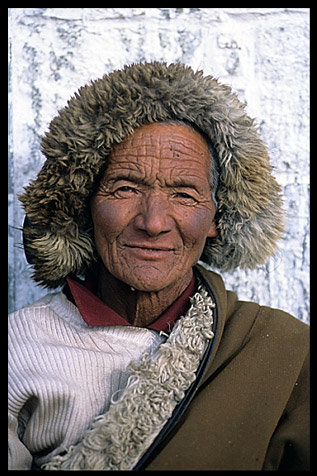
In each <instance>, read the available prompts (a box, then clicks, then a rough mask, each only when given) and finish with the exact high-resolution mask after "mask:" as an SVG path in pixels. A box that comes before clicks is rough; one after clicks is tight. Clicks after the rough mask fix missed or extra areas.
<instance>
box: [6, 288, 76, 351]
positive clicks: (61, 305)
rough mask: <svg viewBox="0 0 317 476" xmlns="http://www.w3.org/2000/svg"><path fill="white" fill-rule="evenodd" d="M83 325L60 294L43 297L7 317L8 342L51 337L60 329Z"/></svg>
mask: <svg viewBox="0 0 317 476" xmlns="http://www.w3.org/2000/svg"><path fill="white" fill-rule="evenodd" d="M76 324H77V325H79V326H80V325H84V321H83V320H82V319H81V317H80V314H79V312H78V310H77V308H76V306H74V305H73V304H72V303H71V302H70V301H69V300H68V299H67V298H66V296H65V295H64V294H63V293H62V292H58V293H51V294H47V295H45V296H43V297H42V298H40V299H39V300H37V301H35V302H34V303H32V304H30V305H28V306H26V307H23V308H21V309H19V310H17V311H15V312H12V313H11V314H9V316H8V330H9V342H10V338H11V337H14V339H13V345H14V342H16V340H17V339H18V340H25V341H26V340H37V339H40V338H42V336H44V335H47V336H52V337H53V335H54V334H55V333H57V334H59V332H58V329H59V328H61V327H74V326H75V325H76Z"/></svg>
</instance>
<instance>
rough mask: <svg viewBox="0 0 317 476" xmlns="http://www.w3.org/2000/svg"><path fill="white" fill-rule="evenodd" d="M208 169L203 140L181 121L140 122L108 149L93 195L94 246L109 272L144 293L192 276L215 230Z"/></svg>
mask: <svg viewBox="0 0 317 476" xmlns="http://www.w3.org/2000/svg"><path fill="white" fill-rule="evenodd" d="M209 168H210V153H209V149H208V145H207V143H206V141H205V139H204V138H203V137H202V136H201V135H200V134H199V133H198V132H196V131H195V130H193V129H191V128H189V127H187V126H185V125H184V126H183V125H178V124H177V125H176V124H164V123H153V124H146V125H144V126H141V127H139V128H138V129H136V130H135V132H134V133H133V134H132V135H131V136H128V137H126V138H125V139H124V140H123V142H121V143H120V144H118V145H116V146H115V147H114V149H113V150H112V153H111V154H110V156H109V162H108V165H107V169H106V171H105V174H104V176H103V178H102V179H101V182H100V184H99V188H98V190H97V192H96V193H95V195H94V196H93V197H92V199H91V211H92V218H93V223H94V234H95V243H96V247H97V251H98V253H99V255H100V258H101V260H102V262H103V264H104V266H105V267H106V268H107V270H108V271H109V272H110V273H111V274H112V275H113V276H115V277H116V278H118V279H119V280H121V281H123V282H124V283H126V284H128V285H129V286H131V287H133V288H134V289H137V290H139V291H148V292H157V291H160V290H162V289H165V288H167V287H168V286H172V285H173V284H176V283H177V282H178V281H179V280H180V279H183V278H184V276H186V275H188V276H191V273H192V267H193V266H194V265H195V264H196V262H197V261H198V260H199V258H200V256H201V253H202V251H203V248H204V245H205V241H206V238H207V237H213V236H216V235H217V230H216V225H215V223H214V215H215V205H214V203H213V201H212V198H211V190H210V185H209V181H208V174H209Z"/></svg>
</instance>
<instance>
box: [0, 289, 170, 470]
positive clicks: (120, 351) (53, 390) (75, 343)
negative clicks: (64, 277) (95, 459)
mask: <svg viewBox="0 0 317 476" xmlns="http://www.w3.org/2000/svg"><path fill="white" fill-rule="evenodd" d="M165 340H166V338H165V337H164V336H162V335H160V334H159V333H158V332H156V331H153V330H148V329H141V328H135V327H128V326H127V327H125V326H114V327H89V326H88V325H87V324H86V323H85V322H84V320H83V319H82V317H81V316H80V313H79V312H78V309H77V307H76V306H74V305H73V304H72V303H71V302H70V301H68V300H67V298H66V297H65V296H64V294H63V293H56V294H50V295H47V296H45V297H44V298H42V299H40V300H39V301H37V302H36V303H34V304H32V305H31V306H29V307H26V308H24V309H21V310H19V311H17V312H15V313H13V314H11V315H10V316H9V469H31V465H32V456H31V453H32V454H35V455H36V456H35V463H36V466H40V465H42V464H43V463H45V462H46V461H48V460H49V459H50V458H51V457H52V455H54V454H56V453H60V452H61V450H62V449H66V448H68V447H69V446H70V445H72V444H75V443H76V442H77V441H78V440H79V439H80V438H81V437H82V434H83V432H84V431H85V430H86V429H88V428H89V427H90V426H91V423H92V421H93V420H94V418H95V417H96V416H97V415H99V414H101V413H104V412H106V411H107V409H108V408H109V405H110V403H111V398H112V396H113V397H114V399H116V398H118V396H119V395H118V394H119V391H120V390H122V389H124V387H125V386H126V384H127V380H128V373H127V366H128V365H129V363H130V362H131V361H132V360H136V359H139V358H140V357H141V355H142V354H144V353H145V352H150V353H152V352H154V351H155V350H156V349H157V347H158V346H159V345H160V344H161V343H162V342H164V341H165ZM65 362H67V365H65Z"/></svg>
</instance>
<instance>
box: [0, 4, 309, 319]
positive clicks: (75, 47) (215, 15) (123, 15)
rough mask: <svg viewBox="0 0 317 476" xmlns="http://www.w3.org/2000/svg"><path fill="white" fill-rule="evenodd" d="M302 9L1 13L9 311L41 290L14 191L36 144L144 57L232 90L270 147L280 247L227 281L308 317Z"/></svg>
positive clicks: (36, 158) (32, 164) (36, 165)
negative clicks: (5, 44)
mask: <svg viewBox="0 0 317 476" xmlns="http://www.w3.org/2000/svg"><path fill="white" fill-rule="evenodd" d="M309 14H310V12H309V9H308V8H10V9H9V311H12V310H15V309H18V308H21V307H22V306H25V305H27V304H30V303H31V302H33V301H34V300H35V299H37V298H39V297H40V296H42V295H43V294H46V293H47V290H45V289H43V288H41V287H39V286H37V285H35V284H34V283H33V282H32V280H31V278H30V274H31V272H30V269H29V266H28V265H27V263H26V260H25V258H24V253H23V249H22V243H21V242H22V238H21V232H20V230H19V228H20V227H21V225H22V223H23V211H22V208H21V207H20V205H19V203H18V200H17V194H19V193H20V192H21V191H22V188H23V186H25V185H26V184H27V183H28V182H29V181H30V180H31V179H32V178H34V177H35V176H36V174H37V172H38V171H39V170H40V168H41V166H42V164H43V161H44V157H43V155H42V154H41V152H40V147H39V144H40V137H41V135H42V134H43V133H44V132H45V131H46V130H47V128H48V124H49V122H50V121H51V120H52V118H53V117H54V116H55V115H56V113H57V111H58V109H60V108H61V107H63V106H64V105H65V104H66V101H67V100H68V99H69V98H70V96H71V95H72V94H73V93H74V92H75V91H76V90H77V89H78V88H79V87H80V86H82V85H83V84H85V83H86V82H88V81H89V80H91V79H96V78H98V77H101V76H102V75H103V74H105V73H109V72H110V71H112V70H113V69H115V68H121V67H122V66H123V65H124V64H127V63H131V62H136V61H141V60H164V61H166V62H173V61H181V62H183V63H186V64H189V65H191V66H192V67H193V68H194V69H203V71H204V73H205V74H212V75H213V76H215V77H217V78H219V80H220V81H221V82H224V83H227V84H229V85H231V86H232V88H233V90H234V91H235V92H236V93H237V94H238V95H239V97H240V99H241V100H243V101H245V102H246V104H247V111H248V113H249V114H250V115H251V116H252V117H255V118H256V120H257V123H258V125H259V127H260V131H261V134H262V137H263V139H264V141H265V143H266V144H267V146H268V149H269V153H270V156H271V160H272V163H273V165H274V167H275V176H276V177H277V180H278V182H279V183H280V184H281V186H282V189H283V193H284V197H285V209H286V212H287V222H286V234H285V237H284V239H283V240H282V241H281V243H280V248H279V251H278V252H277V254H276V256H274V257H273V258H272V259H271V260H270V261H269V262H268V263H267V264H266V265H265V266H262V267H261V268H259V269H257V270H254V271H239V270H237V271H235V272H233V273H226V274H224V275H223V277H224V280H225V283H226V286H227V288H228V289H233V290H234V291H236V292H237V293H238V295H239V297H240V299H242V300H254V301H257V302H259V303H260V304H263V305H268V306H272V307H278V308H281V309H283V310H286V311H288V312H290V313H292V314H293V315H295V316H296V317H298V318H299V319H301V320H303V321H306V322H307V321H308V320H309V317H308V316H309Z"/></svg>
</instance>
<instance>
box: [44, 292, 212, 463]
mask: <svg viewBox="0 0 317 476" xmlns="http://www.w3.org/2000/svg"><path fill="white" fill-rule="evenodd" d="M214 307H215V305H214V303H213V302H212V299H211V298H210V296H209V295H208V293H207V291H206V289H205V288H204V287H203V286H202V285H200V286H199V288H198V292H197V293H196V294H195V295H194V296H193V297H192V298H191V307H190V309H189V310H188V312H187V313H186V315H185V316H184V317H181V318H180V319H179V320H178V321H177V323H176V325H175V327H174V329H173V331H172V332H171V334H170V336H169V338H168V339H167V341H166V342H165V343H164V344H161V345H160V347H159V349H158V350H157V351H156V353H155V354H154V355H153V356H150V355H149V354H144V356H143V357H142V358H141V359H140V361H135V362H133V363H132V364H131V365H130V374H131V376H130V378H129V381H128V384H127V387H126V388H125V390H124V392H123V394H122V396H121V397H120V398H119V400H118V401H116V402H112V404H111V406H110V408H109V410H108V412H107V413H105V414H104V415H100V416H99V417H97V418H96V419H95V422H94V423H93V425H92V427H91V429H90V430H88V431H87V432H86V434H85V435H84V437H83V439H82V440H81V441H80V442H79V443H78V444H77V445H76V446H72V447H71V448H70V449H69V450H68V452H67V453H66V454H65V455H63V456H54V457H53V458H52V459H51V460H50V461H49V462H48V463H46V464H45V465H43V467H42V469H46V470H62V471H67V470H132V469H133V467H134V466H135V465H136V463H137V462H138V461H139V460H140V458H141V457H142V456H143V454H144V453H145V452H146V450H147V449H148V448H149V446H150V445H151V444H152V442H153V441H154V439H155V438H156V437H157V435H158V434H159V433H160V431H161V430H162V428H163V427H164V425H165V424H166V422H167V420H168V419H169V418H170V417H171V416H172V413H173V410H174V409H175V407H176V406H177V405H178V403H180V402H181V401H182V399H183V398H184V396H185V392H186V390H188V388H189V387H190V385H191V384H192V383H193V382H194V381H195V379H196V371H197V369H198V366H199V363H200V361H201V359H202V357H203V355H204V352H205V350H206V346H207V344H208V341H210V339H212V338H213V336H214V334H213V332H212V330H211V329H212V323H213V308H214Z"/></svg>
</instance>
